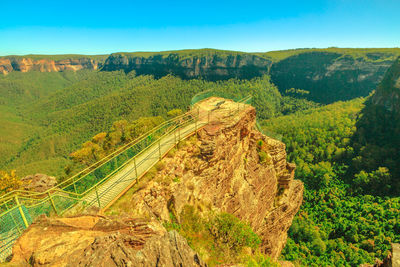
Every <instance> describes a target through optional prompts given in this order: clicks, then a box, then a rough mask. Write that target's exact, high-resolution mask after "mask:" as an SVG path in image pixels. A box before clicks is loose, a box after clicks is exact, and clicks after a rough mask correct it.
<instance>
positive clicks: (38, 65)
mask: <svg viewBox="0 0 400 267" xmlns="http://www.w3.org/2000/svg"><path fill="white" fill-rule="evenodd" d="M99 65H101V63H100V62H99V61H97V60H95V59H91V58H87V57H81V58H76V59H72V58H71V59H68V58H67V59H61V60H53V59H48V58H44V59H32V58H29V57H12V56H11V57H2V58H0V73H2V74H8V73H10V72H12V71H21V72H28V71H40V72H53V71H65V70H72V71H77V70H81V69H89V70H96V69H98V68H99Z"/></svg>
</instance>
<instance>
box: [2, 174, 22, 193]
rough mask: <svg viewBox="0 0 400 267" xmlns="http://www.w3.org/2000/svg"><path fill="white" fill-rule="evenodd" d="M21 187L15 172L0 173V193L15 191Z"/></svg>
mask: <svg viewBox="0 0 400 267" xmlns="http://www.w3.org/2000/svg"><path fill="white" fill-rule="evenodd" d="M20 186H21V180H19V178H18V177H17V174H16V171H15V170H12V171H10V172H9V173H8V172H6V171H0V193H3V194H4V193H7V192H10V191H12V190H16V189H18V188H19V187H20Z"/></svg>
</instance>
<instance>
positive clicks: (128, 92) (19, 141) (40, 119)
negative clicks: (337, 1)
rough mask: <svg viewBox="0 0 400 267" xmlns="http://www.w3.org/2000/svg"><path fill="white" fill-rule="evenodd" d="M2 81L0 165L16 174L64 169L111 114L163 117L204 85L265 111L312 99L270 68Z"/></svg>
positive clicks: (26, 76)
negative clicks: (252, 73)
mask: <svg viewBox="0 0 400 267" xmlns="http://www.w3.org/2000/svg"><path fill="white" fill-rule="evenodd" d="M32 81H34V82H33V83H32ZM46 81H47V82H46ZM0 84H1V87H0V88H1V89H0V90H2V92H4V94H3V95H2V97H3V98H2V99H3V102H2V103H3V105H0V109H2V110H4V112H2V113H1V115H0V120H2V121H4V123H5V125H7V127H5V128H2V130H1V131H3V133H1V134H2V135H1V136H2V138H5V139H6V141H7V142H4V144H3V142H2V146H4V148H3V151H5V153H2V155H1V156H0V169H8V170H11V169H13V168H14V169H17V174H18V175H19V176H23V175H27V174H32V173H35V172H44V173H47V174H49V175H55V176H60V175H63V174H64V171H63V168H64V166H66V165H68V164H69V163H70V159H69V157H68V155H69V154H70V153H71V152H72V151H75V150H77V149H78V148H79V147H80V146H81V144H82V143H84V142H85V141H87V140H90V139H91V137H93V136H94V135H96V134H98V133H100V132H108V131H109V129H110V128H111V127H112V124H113V123H114V122H116V121H118V120H127V121H129V122H132V121H134V120H137V119H138V118H140V117H151V116H163V117H164V118H165V117H166V116H167V115H166V114H167V112H168V111H170V110H172V109H181V110H183V111H185V110H187V108H188V105H189V103H190V100H191V98H192V97H193V96H194V95H195V94H196V93H198V92H202V91H205V90H209V89H212V90H214V91H216V92H220V93H221V94H222V95H224V96H226V97H236V98H240V97H244V96H247V95H249V94H251V95H253V104H254V105H255V106H256V107H257V110H258V115H259V117H260V118H262V119H267V118H270V117H275V116H278V115H280V114H282V112H283V113H285V114H286V113H289V112H293V111H295V110H298V109H303V108H306V107H307V106H308V105H310V102H308V101H305V100H298V99H295V98H293V97H282V96H281V95H280V93H279V92H278V90H277V88H276V87H275V86H273V85H272V84H271V83H270V80H269V78H268V76H264V77H260V78H255V79H252V80H237V79H230V80H227V81H219V82H208V81H204V80H197V79H193V80H182V79H180V78H177V77H174V76H171V75H168V76H165V77H163V78H160V79H154V78H153V77H152V76H136V75H135V73H134V72H131V73H125V72H123V71H116V72H89V71H82V72H81V71H78V72H76V73H73V72H62V73H40V72H28V73H17V72H15V73H11V74H9V75H7V76H1V77H0Z"/></svg>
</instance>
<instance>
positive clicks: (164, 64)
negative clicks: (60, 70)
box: [102, 50, 271, 81]
mask: <svg viewBox="0 0 400 267" xmlns="http://www.w3.org/2000/svg"><path fill="white" fill-rule="evenodd" d="M205 51H206V52H204V53H203V52H202V50H198V51H196V52H195V53H193V54H188V55H186V54H182V53H174V52H169V53H159V54H157V53H152V54H150V55H149V56H142V55H140V54H136V53H131V54H130V53H116V54H111V55H110V56H109V57H108V58H107V60H106V62H105V64H104V67H103V68H102V70H104V71H113V70H120V69H123V70H125V71H127V72H129V71H131V70H135V71H136V73H137V74H138V75H141V74H149V75H154V76H155V77H162V76H165V75H167V74H173V75H177V76H180V77H181V78H184V79H189V78H203V79H206V80H211V81H215V80H221V79H229V78H239V79H249V78H253V77H258V76H262V75H263V74H266V73H268V69H269V67H270V65H271V61H270V60H268V59H265V58H262V57H259V56H256V55H252V54H247V53H239V52H230V53H229V54H225V53H222V52H221V53H220V52H218V51H213V50H211V51H208V50H205Z"/></svg>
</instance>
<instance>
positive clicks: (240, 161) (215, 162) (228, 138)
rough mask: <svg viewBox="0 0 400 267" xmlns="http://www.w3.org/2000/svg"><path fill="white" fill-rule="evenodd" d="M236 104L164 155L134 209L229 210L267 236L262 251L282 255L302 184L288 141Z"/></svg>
mask: <svg viewBox="0 0 400 267" xmlns="http://www.w3.org/2000/svg"><path fill="white" fill-rule="evenodd" d="M220 100H221V99H218V98H213V99H209V100H207V101H205V102H203V103H201V105H200V109H201V110H202V109H203V110H211V109H212V107H213V106H214V104H215V103H218V102H220ZM234 109H237V104H236V103H233V102H230V101H225V103H224V104H223V105H221V107H220V109H218V110H217V111H215V112H213V113H212V114H213V115H212V117H211V120H212V122H211V123H210V124H209V125H207V126H206V127H204V128H203V129H201V130H200V131H199V132H198V137H197V139H196V140H194V141H193V140H192V141H189V142H188V143H187V145H186V146H185V147H183V148H181V149H179V150H178V151H177V152H176V154H175V155H174V156H173V157H170V158H166V159H165V160H164V163H165V164H164V165H165V168H164V169H163V170H161V171H159V172H158V173H157V175H156V177H155V178H154V179H153V181H152V182H150V183H149V184H148V185H147V186H146V188H145V189H143V190H141V191H139V192H138V193H136V194H135V195H134V196H133V197H132V207H135V208H134V209H133V210H132V212H134V213H136V215H137V216H145V217H156V218H157V219H161V220H165V221H168V220H170V213H171V212H172V213H173V214H174V215H175V216H176V217H177V219H178V220H180V219H179V217H180V214H181V212H182V211H183V209H184V207H185V206H186V205H191V206H194V207H196V208H197V209H198V210H199V211H201V212H202V213H207V212H209V211H222V212H228V213H231V214H234V215H235V216H236V217H238V218H239V219H241V220H243V221H246V222H248V223H249V224H250V226H251V227H252V228H253V230H254V231H255V232H256V233H257V234H258V235H259V236H260V237H261V238H262V250H263V252H265V253H267V254H268V255H270V256H272V257H273V258H277V257H278V256H279V255H280V252H281V250H282V249H283V247H284V246H285V244H286V238H287V230H288V229H289V227H290V225H291V223H292V219H293V217H294V215H295V214H296V213H297V211H298V210H299V207H300V205H301V203H302V198H303V184H302V182H300V181H298V180H293V175H294V165H293V164H289V163H287V161H286V152H285V144H283V143H282V142H280V141H277V140H274V139H272V138H269V137H267V136H264V135H262V134H261V133H260V132H258V131H256V130H255V129H254V125H255V118H256V113H255V109H254V108H253V107H251V106H247V107H246V109H244V110H242V111H241V112H240V113H239V114H238V115H237V116H234V117H233V118H232V117H230V116H229V115H228V111H229V110H234ZM200 114H201V111H200ZM227 118H229V119H227ZM261 151H263V152H264V153H266V160H264V161H262V160H261V156H260V153H261ZM280 177H284V179H283V181H284V182H283V184H282V185H280V183H281V182H280Z"/></svg>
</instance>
